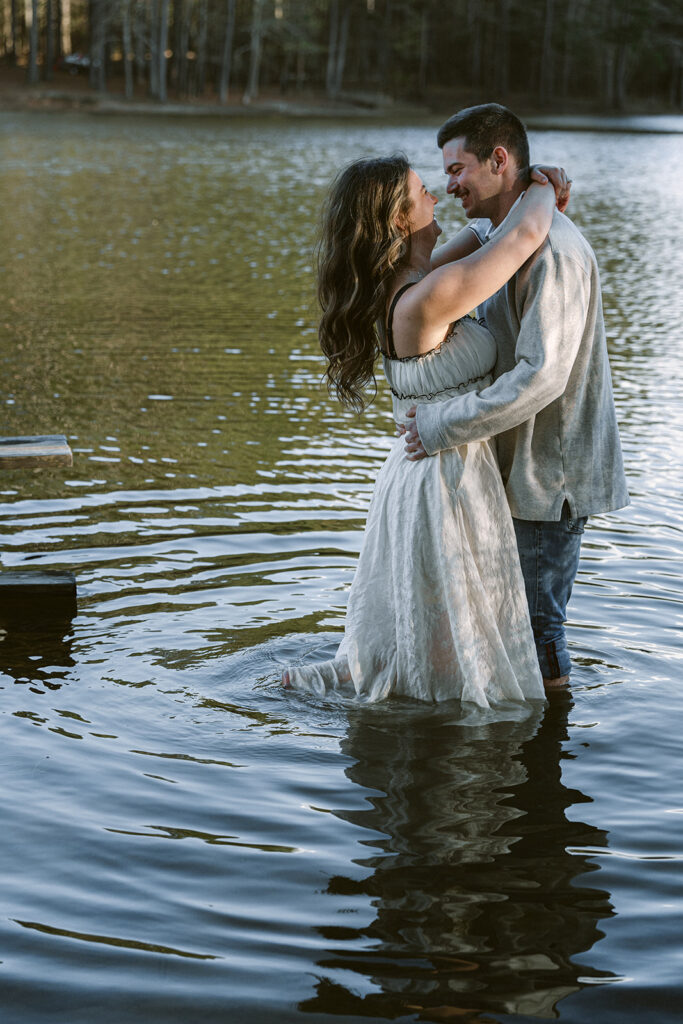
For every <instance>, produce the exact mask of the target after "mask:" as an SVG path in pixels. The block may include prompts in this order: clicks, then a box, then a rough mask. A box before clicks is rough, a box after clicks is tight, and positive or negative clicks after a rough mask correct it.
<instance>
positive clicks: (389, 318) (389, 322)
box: [387, 281, 417, 359]
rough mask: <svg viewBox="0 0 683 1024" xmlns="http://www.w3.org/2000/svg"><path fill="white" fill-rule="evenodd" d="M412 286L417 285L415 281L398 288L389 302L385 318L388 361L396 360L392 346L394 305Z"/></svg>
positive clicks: (393, 346) (394, 349)
mask: <svg viewBox="0 0 683 1024" xmlns="http://www.w3.org/2000/svg"><path fill="white" fill-rule="evenodd" d="M414 284H417V281H409V282H408V284H404V285H403V287H402V288H399V290H398V291H397V292H396V294H395V295H394V297H393V299H392V300H391V305H390V306H389V315H388V316H387V348H388V350H389V358H390V359H398V356H397V355H396V346H395V345H394V331H393V322H394V310H395V309H396V303H397V302H398V300H399V299H400V298H401V296H402V295H403V293H404V292H406V291H408V289H409V288H412V286H413V285H414Z"/></svg>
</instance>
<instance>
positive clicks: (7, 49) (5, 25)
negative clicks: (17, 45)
mask: <svg viewBox="0 0 683 1024" xmlns="http://www.w3.org/2000/svg"><path fill="white" fill-rule="evenodd" d="M2 39H3V46H2V52H3V55H4V56H5V57H14V32H13V31H12V0H4V2H3V5H2Z"/></svg>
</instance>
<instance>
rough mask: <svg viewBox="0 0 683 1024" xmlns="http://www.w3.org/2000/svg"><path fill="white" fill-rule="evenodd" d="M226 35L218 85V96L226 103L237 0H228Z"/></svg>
mask: <svg viewBox="0 0 683 1024" xmlns="http://www.w3.org/2000/svg"><path fill="white" fill-rule="evenodd" d="M225 13H226V22H225V35H224V36H223V56H222V59H221V78H220V83H219V86H218V98H219V100H220V102H221V103H225V101H226V100H227V98H228V89H229V87H230V68H231V64H232V40H233V37H234V35H235V0H227V2H226V12H225Z"/></svg>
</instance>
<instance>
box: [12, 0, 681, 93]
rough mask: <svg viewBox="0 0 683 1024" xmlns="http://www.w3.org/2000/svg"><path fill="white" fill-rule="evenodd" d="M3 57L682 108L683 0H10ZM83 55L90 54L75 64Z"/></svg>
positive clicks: (168, 74)
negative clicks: (77, 55) (76, 55)
mask: <svg viewBox="0 0 683 1024" xmlns="http://www.w3.org/2000/svg"><path fill="white" fill-rule="evenodd" d="M0 4H1V5H2V25H1V35H0V53H1V54H2V55H4V59H5V61H7V62H10V63H14V64H19V65H22V66H25V67H26V74H27V77H28V81H29V82H32V83H37V82H38V81H40V80H47V81H50V80H51V79H52V78H53V76H54V74H55V69H58V68H65V67H70V69H71V70H72V71H73V72H74V73H75V72H76V71H77V70H78V69H80V73H82V74H87V75H88V76H89V80H90V85H91V86H92V88H93V89H95V90H98V91H100V92H105V91H106V90H107V89H108V88H112V89H116V90H117V91H123V92H124V94H125V95H126V96H127V97H129V98H132V97H133V96H140V95H147V96H149V97H152V98H154V99H156V100H158V101H160V102H165V101H167V100H168V99H169V98H190V97H204V96H206V97H211V98H213V99H214V100H217V101H218V102H223V103H224V102H228V101H229V100H241V101H242V102H244V103H249V102H251V101H252V100H254V99H256V98H257V97H258V96H259V94H260V93H261V94H262V93H267V94H268V95H271V96H272V95H273V93H278V94H283V95H288V96H290V97H296V96H297V95H299V96H301V95H304V94H308V95H310V94H312V93H313V94H324V95H326V96H327V97H328V98H329V99H330V100H331V101H334V100H338V99H343V100H345V101H347V102H356V103H358V104H368V105H374V104H376V103H378V102H381V101H382V100H383V99H384V100H391V99H404V100H405V99H409V100H411V101H417V102H424V103H434V102H436V103H438V102H439V101H440V100H441V99H446V98H447V97H448V96H449V95H457V96H459V97H463V96H465V97H466V96H471V97H472V98H473V99H474V98H481V97H484V98H487V99H489V98H494V97H495V98H497V99H499V100H501V101H502V102H505V101H506V100H508V99H509V98H510V97H524V98H525V100H527V101H530V102H533V103H537V104H538V105H539V106H540V107H555V108H564V109H568V108H571V107H572V106H576V105H577V104H582V105H586V104H590V105H592V106H594V107H595V108H600V109H603V110H628V109H629V108H633V107H638V108H641V109H642V108H643V107H651V108H653V109H669V110H680V109H682V108H683V0H0ZM75 54H79V57H78V58H75V56H74V55H75Z"/></svg>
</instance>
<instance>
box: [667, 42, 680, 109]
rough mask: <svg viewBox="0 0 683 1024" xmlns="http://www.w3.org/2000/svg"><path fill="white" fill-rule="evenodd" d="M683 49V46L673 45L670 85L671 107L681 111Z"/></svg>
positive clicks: (676, 43) (675, 43)
mask: <svg viewBox="0 0 683 1024" xmlns="http://www.w3.org/2000/svg"><path fill="white" fill-rule="evenodd" d="M682 86H683V49H682V48H681V44H680V43H678V42H674V43H672V44H671V81H670V84H669V106H670V107H671V109H672V110H680V108H681V106H683V88H682Z"/></svg>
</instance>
